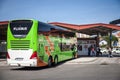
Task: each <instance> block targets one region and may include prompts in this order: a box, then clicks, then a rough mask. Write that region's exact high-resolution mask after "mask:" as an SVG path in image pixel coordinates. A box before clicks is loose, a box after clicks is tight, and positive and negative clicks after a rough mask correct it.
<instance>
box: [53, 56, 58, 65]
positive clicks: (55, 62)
mask: <svg viewBox="0 0 120 80" xmlns="http://www.w3.org/2000/svg"><path fill="white" fill-rule="evenodd" d="M57 64H58V56H55V58H54V66H56V65H57Z"/></svg>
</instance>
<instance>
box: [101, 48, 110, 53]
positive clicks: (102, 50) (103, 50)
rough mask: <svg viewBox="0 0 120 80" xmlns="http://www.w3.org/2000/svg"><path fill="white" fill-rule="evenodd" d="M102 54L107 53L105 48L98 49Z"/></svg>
mask: <svg viewBox="0 0 120 80" xmlns="http://www.w3.org/2000/svg"><path fill="white" fill-rule="evenodd" d="M100 51H101V52H102V53H103V54H104V53H108V50H107V49H105V48H101V50H100Z"/></svg>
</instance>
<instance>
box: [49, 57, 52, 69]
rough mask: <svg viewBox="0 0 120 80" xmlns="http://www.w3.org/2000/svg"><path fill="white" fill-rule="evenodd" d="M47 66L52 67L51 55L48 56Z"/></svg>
mask: <svg viewBox="0 0 120 80" xmlns="http://www.w3.org/2000/svg"><path fill="white" fill-rule="evenodd" d="M48 67H52V57H49V59H48Z"/></svg>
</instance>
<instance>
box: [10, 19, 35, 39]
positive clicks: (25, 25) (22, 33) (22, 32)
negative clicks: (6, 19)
mask: <svg viewBox="0 0 120 80" xmlns="http://www.w3.org/2000/svg"><path fill="white" fill-rule="evenodd" d="M32 24H33V22H32V21H31V20H15V21H12V22H10V30H11V32H12V34H13V36H14V37H16V38H24V37H26V35H27V34H28V32H29V31H30V29H31V27H32Z"/></svg>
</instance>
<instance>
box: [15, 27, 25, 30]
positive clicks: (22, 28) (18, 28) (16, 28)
mask: <svg viewBox="0 0 120 80" xmlns="http://www.w3.org/2000/svg"><path fill="white" fill-rule="evenodd" d="M13 30H15V31H26V30H27V27H14V28H13Z"/></svg>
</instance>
